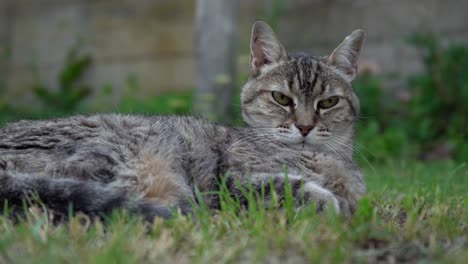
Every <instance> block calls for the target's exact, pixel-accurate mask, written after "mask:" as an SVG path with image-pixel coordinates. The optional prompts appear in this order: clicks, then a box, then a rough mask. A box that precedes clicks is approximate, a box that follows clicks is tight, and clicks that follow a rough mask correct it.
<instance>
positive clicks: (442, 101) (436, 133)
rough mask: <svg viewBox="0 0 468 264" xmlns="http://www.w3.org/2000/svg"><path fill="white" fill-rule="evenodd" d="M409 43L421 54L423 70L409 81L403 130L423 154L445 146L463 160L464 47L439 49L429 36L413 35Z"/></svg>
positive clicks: (467, 96)
mask: <svg viewBox="0 0 468 264" xmlns="http://www.w3.org/2000/svg"><path fill="white" fill-rule="evenodd" d="M411 43H413V45H415V46H416V47H418V48H419V49H420V50H421V51H422V52H423V59H424V64H425V71H424V72H423V73H422V74H419V75H416V76H414V77H412V78H411V79H410V84H411V87H412V89H413V90H412V92H413V96H412V97H411V99H410V101H409V104H408V122H406V125H407V130H408V132H409V133H410V136H411V138H413V139H414V140H417V141H418V142H420V143H422V144H421V146H422V149H421V151H423V152H425V151H428V150H430V149H433V148H434V147H435V146H437V145H440V144H445V145H447V144H448V145H453V147H454V149H455V151H456V152H457V153H456V154H458V155H457V156H459V157H463V156H464V157H467V156H468V146H467V143H466V142H468V132H467V128H468V126H467V124H468V123H467V115H468V104H467V102H468V74H467V73H468V47H466V46H462V45H457V44H452V45H449V46H447V47H443V46H442V45H441V44H440V42H439V41H438V39H437V38H436V37H434V36H432V35H416V36H414V37H412V38H411ZM462 153H463V155H461V154H462Z"/></svg>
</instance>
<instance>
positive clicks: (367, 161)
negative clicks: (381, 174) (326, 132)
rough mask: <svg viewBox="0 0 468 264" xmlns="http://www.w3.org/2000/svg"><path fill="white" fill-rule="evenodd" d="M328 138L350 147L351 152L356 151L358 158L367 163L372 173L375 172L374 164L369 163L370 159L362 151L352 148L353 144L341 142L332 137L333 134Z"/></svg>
mask: <svg viewBox="0 0 468 264" xmlns="http://www.w3.org/2000/svg"><path fill="white" fill-rule="evenodd" d="M330 139H331V140H332V142H335V143H338V144H339V145H341V146H344V147H346V148H348V149H350V150H351V151H353V152H354V151H356V152H357V154H359V155H358V156H359V157H360V158H362V159H363V160H364V161H365V162H366V163H367V164H368V165H369V167H370V168H371V169H372V171H373V172H374V174H377V171H376V170H375V168H374V166H372V164H371V163H370V161H369V160H368V159H367V158H366V157H365V155H364V153H362V152H361V151H360V150H359V149H355V148H353V146H350V145H349V144H348V143H345V142H342V141H340V140H339V139H337V138H334V137H333V136H332V137H330Z"/></svg>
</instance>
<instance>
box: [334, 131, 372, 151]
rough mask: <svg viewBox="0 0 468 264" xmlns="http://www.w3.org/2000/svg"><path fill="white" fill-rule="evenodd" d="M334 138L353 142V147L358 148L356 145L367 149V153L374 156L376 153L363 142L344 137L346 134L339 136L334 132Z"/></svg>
mask: <svg viewBox="0 0 468 264" xmlns="http://www.w3.org/2000/svg"><path fill="white" fill-rule="evenodd" d="M331 136H332V137H333V138H335V139H341V141H344V142H353V144H354V145H353V147H354V148H356V146H357V147H358V148H360V149H362V150H364V151H366V152H367V153H369V154H371V155H372V156H374V157H375V154H374V153H372V152H371V151H370V150H369V149H367V148H366V147H364V146H363V145H362V144H360V143H359V142H356V141H353V140H352V139H350V138H348V137H344V136H339V135H335V134H332V135H331Z"/></svg>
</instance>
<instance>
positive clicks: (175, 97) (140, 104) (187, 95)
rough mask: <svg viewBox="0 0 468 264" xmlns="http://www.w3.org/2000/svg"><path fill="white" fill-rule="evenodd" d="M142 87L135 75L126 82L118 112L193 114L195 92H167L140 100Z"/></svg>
mask: <svg viewBox="0 0 468 264" xmlns="http://www.w3.org/2000/svg"><path fill="white" fill-rule="evenodd" d="M139 89H140V85H139V83H138V79H137V78H136V76H134V75H130V76H129V77H128V78H127V81H126V88H125V90H124V95H123V97H122V101H121V102H120V104H119V105H118V111H119V112H123V113H144V114H155V113H157V114H178V115H181V114H190V113H191V112H192V101H193V90H187V91H179V92H165V93H162V94H159V95H155V96H148V97H145V98H140V97H139V96H138V91H139Z"/></svg>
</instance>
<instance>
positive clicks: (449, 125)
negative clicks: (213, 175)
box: [0, 0, 468, 162]
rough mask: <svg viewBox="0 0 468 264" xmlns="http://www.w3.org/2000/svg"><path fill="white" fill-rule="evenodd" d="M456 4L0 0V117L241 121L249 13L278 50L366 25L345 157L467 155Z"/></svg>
mask: <svg viewBox="0 0 468 264" xmlns="http://www.w3.org/2000/svg"><path fill="white" fill-rule="evenodd" d="M466 10H468V1H462V0H460V1H456V0H414V1H407V0H394V1H384V0H355V1H349V0H334V1H330V0H289V1H287V0H258V1H249V0H240V1H229V0H198V1H195V0H165V1H163V0H152V1H151V0H114V1H111V0H94V1H92V0H0V122H1V123H2V124H3V123H5V122H8V121H13V120H18V119H24V118H28V119H36V118H48V117H55V116H67V115H70V114H74V113H94V112H124V113H146V114H197V115H204V116H206V117H208V118H210V119H212V120H214V121H218V122H222V123H226V124H234V125H240V124H242V122H241V119H240V116H239V108H240V103H239V90H240V87H241V86H242V84H243V83H244V82H245V81H246V80H247V79H248V78H249V74H250V73H249V70H250V69H249V63H248V61H249V38H250V29H251V26H252V24H253V22H254V21H255V20H258V19H262V20H264V21H266V22H268V23H269V24H270V25H271V26H272V27H273V28H274V29H275V31H276V32H277V34H278V36H279V38H280V39H281V40H282V42H283V44H284V45H285V47H286V49H287V50H289V51H299V50H300V51H306V52H309V53H312V54H315V55H325V54H329V53H330V52H331V51H332V50H333V49H334V48H335V47H336V46H337V45H338V44H339V43H340V42H341V41H342V40H343V39H344V37H346V36H347V35H348V34H349V33H350V32H351V31H352V30H354V29H356V28H363V29H365V30H366V31H367V42H366V44H365V47H364V50H363V53H362V56H361V60H360V62H361V64H360V69H359V71H360V74H359V77H358V79H357V80H356V81H355V82H354V86H355V89H356V92H357V93H358V95H359V96H360V99H361V105H362V112H361V116H360V118H359V122H358V128H359V129H358V133H357V139H358V143H357V144H356V152H357V155H358V156H359V157H361V158H363V159H367V160H369V161H371V162H385V161H387V160H401V159H417V160H426V161H427V160H441V159H453V160H459V161H466V160H467V158H468V132H467V130H468V129H467V127H468V46H467V45H468V23H467V22H468V20H467V19H466V15H465V12H466Z"/></svg>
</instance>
